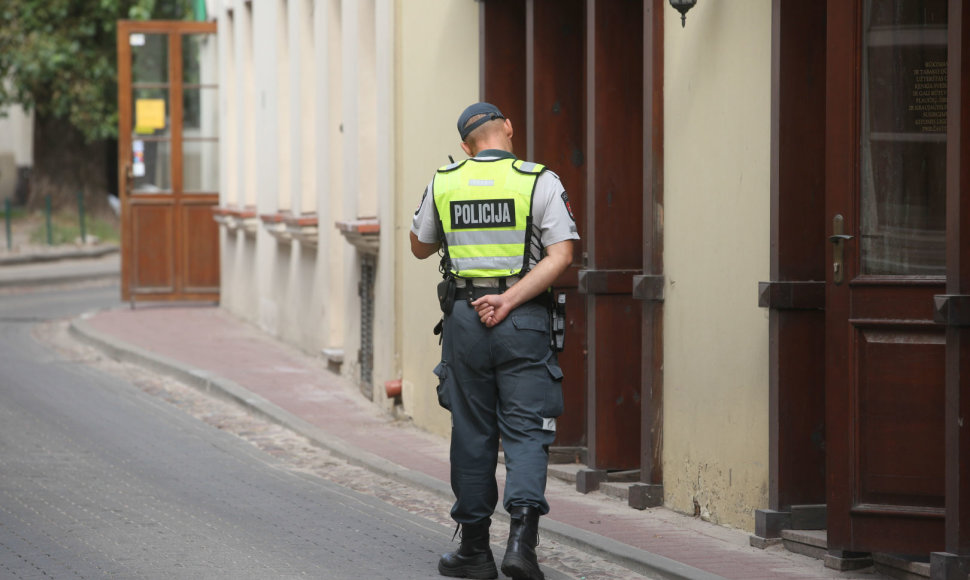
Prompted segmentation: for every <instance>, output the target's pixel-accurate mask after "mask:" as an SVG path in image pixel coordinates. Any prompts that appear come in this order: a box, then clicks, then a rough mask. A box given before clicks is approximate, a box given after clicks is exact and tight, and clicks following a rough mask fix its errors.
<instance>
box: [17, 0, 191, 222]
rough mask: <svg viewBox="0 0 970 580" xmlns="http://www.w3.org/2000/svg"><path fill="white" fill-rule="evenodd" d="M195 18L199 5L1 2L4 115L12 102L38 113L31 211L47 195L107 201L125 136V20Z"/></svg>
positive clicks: (137, 0)
mask: <svg viewBox="0 0 970 580" xmlns="http://www.w3.org/2000/svg"><path fill="white" fill-rule="evenodd" d="M192 13H193V12H192V6H191V0H0V115H2V114H3V112H4V110H5V109H6V108H7V107H8V106H9V105H11V104H19V105H22V106H23V107H24V108H25V109H27V110H33V111H34V165H33V170H32V173H31V177H30V188H29V189H30V193H29V196H28V200H27V205H28V206H34V207H36V206H37V204H38V200H39V199H42V198H43V197H44V196H47V195H51V196H53V198H54V203H55V205H64V204H66V203H68V201H67V200H72V199H74V196H75V192H76V191H78V190H79V189H80V190H83V191H84V192H85V193H86V196H85V197H87V198H89V199H91V201H93V202H94V203H95V204H97V203H98V202H99V201H100V202H101V203H103V202H104V200H103V197H104V195H103V194H104V192H105V191H106V190H107V189H108V187H109V185H108V184H109V183H111V182H113V181H114V178H113V177H112V176H111V175H110V173H111V171H110V170H109V169H110V167H111V163H110V159H111V157H112V156H113V155H114V153H113V151H114V148H113V146H112V142H113V140H114V139H116V137H117V133H118V88H117V86H118V85H117V78H118V67H117V40H116V31H117V22H118V20H122V19H130V20H148V19H167V20H183V19H188V18H191V16H192ZM99 194H100V195H99ZM99 197H100V199H99Z"/></svg>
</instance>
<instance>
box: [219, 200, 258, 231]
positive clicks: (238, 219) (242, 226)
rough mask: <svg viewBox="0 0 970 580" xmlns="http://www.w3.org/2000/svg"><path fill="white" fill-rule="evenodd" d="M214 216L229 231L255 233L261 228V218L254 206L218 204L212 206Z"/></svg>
mask: <svg viewBox="0 0 970 580" xmlns="http://www.w3.org/2000/svg"><path fill="white" fill-rule="evenodd" d="M212 218H213V219H214V220H215V221H216V223H218V224H219V225H220V226H222V227H224V228H226V231H229V232H235V231H239V230H242V231H243V232H245V233H246V234H247V235H253V234H255V233H256V230H257V229H258V228H259V218H258V217H257V215H256V209H255V208H253V207H245V208H240V207H237V206H217V207H214V208H212Z"/></svg>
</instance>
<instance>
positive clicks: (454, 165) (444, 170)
mask: <svg viewBox="0 0 970 580" xmlns="http://www.w3.org/2000/svg"><path fill="white" fill-rule="evenodd" d="M465 161H468V160H467V159H463V160H461V161H456V162H454V163H449V164H448V165H445V166H444V167H439V168H438V173H448V172H449V171H454V170H456V169H458V168H459V167H461V166H462V165H464V164H465Z"/></svg>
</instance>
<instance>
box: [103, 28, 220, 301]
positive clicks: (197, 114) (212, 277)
mask: <svg viewBox="0 0 970 580" xmlns="http://www.w3.org/2000/svg"><path fill="white" fill-rule="evenodd" d="M215 33H216V24H215V23H214V22H211V23H210V22H182V21H173V22H167V21H148V22H131V21H122V22H119V23H118V116H119V134H118V167H119V185H120V187H119V191H120V192H121V207H122V248H121V254H122V263H121V294H122V299H124V300H131V301H132V302H134V301H135V300H218V298H219V230H218V227H217V225H216V223H215V221H214V220H213V216H212V208H213V207H214V206H216V205H217V204H218V201H219V193H218V183H219V181H218V176H219V143H218V136H219V131H218V72H217V47H216V39H215Z"/></svg>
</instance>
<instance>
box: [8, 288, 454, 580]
mask: <svg viewBox="0 0 970 580" xmlns="http://www.w3.org/2000/svg"><path fill="white" fill-rule="evenodd" d="M117 296H118V289H117V286H104V285H101V286H93V287H87V288H84V287H81V288H74V289H67V290H59V289H52V288H47V289H35V290H29V291H20V292H14V293H4V294H3V295H0V578H49V577H54V578H93V577H105V576H109V577H116V578H166V579H167V578H234V579H235V578H260V579H263V578H288V577H298V576H300V577H310V578H328V579H343V578H348V579H349V578H353V579H355V580H357V579H379V578H389V579H394V580H402V579H410V578H415V579H417V578H422V579H423V578H436V577H438V576H437V572H436V569H435V566H436V562H437V558H438V555H439V553H440V550H442V549H443V548H447V547H448V545H449V541H450V539H451V534H452V530H451V529H449V528H448V527H446V526H443V525H440V524H438V523H435V522H432V521H429V520H427V519H425V518H421V517H418V516H416V515H414V514H411V513H408V512H407V511H405V510H403V509H400V508H398V507H395V506H393V505H389V504H388V503H385V502H383V501H381V500H379V499H377V498H375V497H373V496H370V495H365V494H361V493H357V492H355V491H353V490H351V489H348V488H346V487H343V486H340V485H337V484H335V483H333V482H331V481H327V480H325V479H322V478H319V477H315V476H313V475H311V474H305V473H300V472H299V471H297V470H293V469H291V468H289V467H288V466H286V465H283V464H282V462H281V461H280V460H279V459H277V458H276V457H274V456H273V455H271V454H268V453H266V452H264V451H262V450H260V449H258V448H256V447H254V446H253V445H251V444H249V443H247V442H246V441H244V440H242V439H240V438H238V437H236V436H234V435H232V434H230V433H227V432H225V431H223V430H221V429H218V428H215V427H213V426H212V425H210V424H207V423H205V422H202V421H199V420H198V419H196V418H194V417H192V416H191V415H188V414H186V413H185V412H183V411H182V410H180V409H179V408H177V407H175V406H173V405H171V404H170V403H169V402H167V401H165V400H163V399H160V398H158V397H155V396H152V395H150V394H148V393H146V392H145V391H144V390H143V389H140V388H136V387H135V386H133V385H131V384H130V383H128V382H127V381H125V380H124V379H123V378H119V377H118V376H115V375H111V374H106V373H104V372H101V371H100V370H98V369H97V368H94V367H92V366H90V365H88V364H85V363H84V361H78V360H72V359H70V358H64V357H63V356H62V355H60V354H58V353H57V352H55V351H53V350H51V349H50V348H48V347H46V346H44V345H42V344H40V343H38V342H37V341H36V340H35V339H34V338H33V335H32V328H33V327H34V326H35V325H36V323H38V322H40V321H43V320H50V319H55V318H61V317H65V316H71V315H75V314H78V313H80V312H82V311H85V310H90V309H92V308H98V307H103V306H107V305H111V304H117V303H118V298H117Z"/></svg>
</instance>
